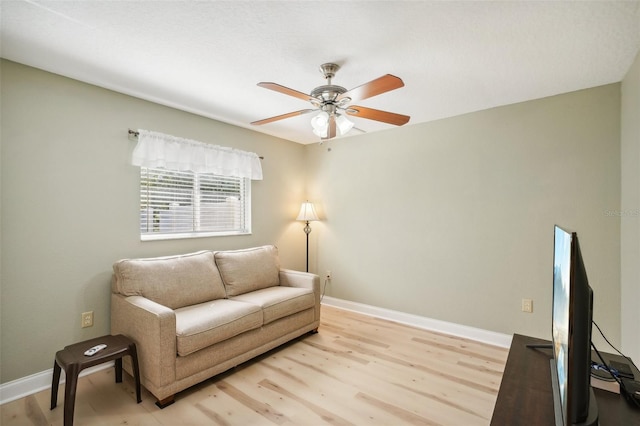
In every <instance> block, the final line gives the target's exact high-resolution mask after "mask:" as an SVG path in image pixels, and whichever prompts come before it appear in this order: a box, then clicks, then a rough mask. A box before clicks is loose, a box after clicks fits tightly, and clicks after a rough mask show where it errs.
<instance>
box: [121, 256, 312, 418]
mask: <svg viewBox="0 0 640 426" xmlns="http://www.w3.org/2000/svg"><path fill="white" fill-rule="evenodd" d="M113 272H114V274H113V281H112V295H111V333H112V334H124V335H125V336H128V337H130V338H131V339H133V340H134V341H135V342H136V345H137V349H138V358H139V363H140V375H141V382H142V385H143V386H144V387H145V388H147V390H148V391H149V392H151V393H152V394H153V395H154V396H155V397H156V398H157V399H158V402H157V403H156V404H157V405H158V406H160V407H165V406H167V405H169V404H171V403H172V402H173V401H174V395H175V394H176V393H177V392H180V391H181V390H184V389H186V388H188V387H190V386H192V385H194V384H196V383H199V382H202V381H203V380H206V379H208V378H210V377H212V376H214V375H216V374H218V373H221V372H223V371H226V370H228V369H230V368H232V367H234V366H236V365H238V364H240V363H242V362H245V361H247V360H249V359H251V358H253V357H255V356H257V355H260V354H262V353H264V352H266V351H268V350H270V349H273V348H275V347H277V346H279V345H281V344H283V343H285V342H287V341H289V340H291V339H294V338H296V337H298V336H301V335H303V334H305V333H307V332H310V331H311V332H314V331H316V330H317V328H318V325H319V323H320V281H319V278H318V276H317V275H314V274H310V273H306V272H297V271H292V270H283V269H280V264H279V260H278V250H277V248H276V247H275V246H263V247H256V248H251V249H246V250H235V251H217V252H213V251H201V252H197V253H190V254H184V255H179V256H170V257H157V258H149V259H125V260H120V261H118V262H116V263H115V264H114V265H113ZM126 361H127V360H125V363H124V364H125V365H124V367H125V370H127V371H129V372H131V366H130V365H128V364H127V362H126Z"/></svg>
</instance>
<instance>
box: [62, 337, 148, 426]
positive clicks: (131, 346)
mask: <svg viewBox="0 0 640 426" xmlns="http://www.w3.org/2000/svg"><path fill="white" fill-rule="evenodd" d="M101 343H104V344H105V345H107V347H106V348H104V349H103V350H101V351H100V352H98V353H96V354H95V355H93V356H86V355H85V354H84V352H85V351H86V350H87V349H89V348H92V347H94V346H96V345H99V344H101ZM125 355H129V356H130V357H131V361H132V364H133V373H134V379H135V382H136V397H137V400H138V403H140V402H142V398H141V396H140V371H139V369H138V352H137V350H136V344H135V343H134V342H133V341H132V340H131V339H129V338H127V337H125V336H123V335H122V334H118V335H116V336H111V335H108V336H102V337H96V338H95V339H91V340H86V341H84V342H80V343H75V344H73V345H69V346H65V348H64V349H62V350H61V351H58V352H56V358H55V361H54V362H53V381H52V383H51V409H52V410H53V409H54V408H55V407H56V405H57V404H58V385H59V384H60V371H61V369H62V368H63V369H64V372H65V375H66V377H67V379H66V380H67V381H66V384H65V387H64V426H72V425H73V411H74V408H75V400H76V387H77V385H78V374H80V371H82V370H84V369H85V368H89V367H93V366H95V365H98V364H102V363H104V362H108V361H113V360H115V368H116V383H120V382H122V357H123V356H125Z"/></svg>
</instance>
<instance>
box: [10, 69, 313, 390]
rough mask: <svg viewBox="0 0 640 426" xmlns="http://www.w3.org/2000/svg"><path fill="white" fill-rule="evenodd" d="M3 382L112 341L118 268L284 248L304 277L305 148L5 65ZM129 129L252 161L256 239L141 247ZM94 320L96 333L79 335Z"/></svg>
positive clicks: (283, 254) (283, 257)
mask: <svg viewBox="0 0 640 426" xmlns="http://www.w3.org/2000/svg"><path fill="white" fill-rule="evenodd" d="M1 73H2V75H1V78H2V80H1V84H2V86H1V90H2V92H1V95H2V110H1V113H2V133H1V137H2V216H1V219H2V252H1V253H2V270H1V272H2V284H1V285H2V288H1V292H0V295H1V298H2V301H1V303H2V305H1V322H0V326H1V331H2V333H1V334H2V342H1V345H0V346H1V359H2V364H1V369H2V374H1V376H2V377H1V381H2V382H3V383H4V382H7V381H11V380H14V379H17V378H21V377H24V376H27V375H30V374H34V373H37V372H41V371H44V370H47V369H50V368H51V366H52V362H53V356H54V354H55V352H56V351H57V350H60V349H62V348H63V347H64V346H65V345H67V344H70V343H73V342H76V341H80V340H84V339H86V338H90V337H97V336H100V335H103V334H107V333H108V332H109V309H110V296H109V295H110V282H111V265H112V264H113V263H114V262H115V261H116V260H118V259H121V258H125V257H143V256H156V255H168V254H175V253H185V252H190V251H197V250H204V249H213V250H223V249H233V248H243V247H251V246H254V245H261V244H272V243H273V244H276V245H277V246H278V247H279V249H280V255H281V261H282V263H283V265H284V266H286V267H290V268H296V269H301V268H304V261H305V260H304V232H302V230H301V226H300V223H298V222H295V221H294V219H295V217H296V214H297V212H298V211H297V210H298V209H299V208H300V202H301V201H303V200H304V198H305V194H304V182H303V179H302V175H303V165H302V161H303V158H304V149H303V146H301V145H299V144H296V143H293V142H288V141H283V140H281V139H277V138H273V137H270V136H265V135H262V134H259V133H256V132H252V131H249V130H245V129H241V128H239V127H236V126H230V125H227V124H223V123H220V122H217V121H214V120H211V119H207V118H203V117H200V116H196V115H193V114H189V113H185V112H182V111H178V110H175V109H172V108H168V107H164V106H160V105H157V104H154V103H151V102H146V101H143V100H140V99H136V98H133V97H130V96H126V95H122V94H119V93H116V92H112V91H109V90H104V89H101V88H98V87H95V86H92V85H88V84H84V83H80V82H78V81H75V80H71V79H68V78H64V77H60V76H58V75H54V74H50V73H47V72H43V71H40V70H37V69H34V68H30V67H26V66H22V65H19V64H16V63H14V62H9V61H2V69H1ZM129 128H133V129H137V128H143V129H149V130H156V131H160V132H164V133H168V134H172V135H177V136H181V137H185V138H191V139H195V140H201V141H204V142H210V143H214V144H218V145H223V146H232V147H235V148H238V149H243V150H247V151H252V152H256V153H258V155H262V156H264V157H265V158H264V160H263V163H262V166H263V173H264V180H262V181H253V183H252V199H253V205H252V216H253V230H252V231H253V234H252V235H248V236H234V237H217V238H198V239H184V240H172V241H147V242H141V241H140V234H139V225H138V220H139V219H138V215H139V213H138V211H139V168H136V167H133V166H131V165H130V158H131V152H132V150H133V148H134V146H135V142H134V141H130V140H129V139H128V137H127V130H128V129H129ZM85 311H94V313H95V320H94V323H95V325H94V326H93V327H92V328H85V329H82V328H80V314H81V313H82V312H85Z"/></svg>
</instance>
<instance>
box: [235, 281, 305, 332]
mask: <svg viewBox="0 0 640 426" xmlns="http://www.w3.org/2000/svg"><path fill="white" fill-rule="evenodd" d="M232 300H234V301H241V302H246V303H247V304H252V305H255V306H259V307H260V308H261V309H262V313H263V315H264V317H263V323H264V324H268V323H270V322H273V321H275V320H277V319H280V318H283V317H286V316H288V315H291V314H295V313H296V312H300V311H304V310H305V309H308V308H312V307H313V306H314V303H315V297H314V294H313V290H311V289H309V288H297V287H282V286H277V287H269V288H265V289H262V290H256V291H252V292H251V293H245V294H241V295H240V296H235V297H234V298H233V299H232Z"/></svg>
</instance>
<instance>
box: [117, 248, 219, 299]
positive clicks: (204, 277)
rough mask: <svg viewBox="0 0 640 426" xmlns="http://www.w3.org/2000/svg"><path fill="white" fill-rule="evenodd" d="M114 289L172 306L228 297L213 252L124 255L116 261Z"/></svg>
mask: <svg viewBox="0 0 640 426" xmlns="http://www.w3.org/2000/svg"><path fill="white" fill-rule="evenodd" d="M113 272H114V282H113V291H114V292H115V293H120V294H123V295H125V296H144V297H146V298H147V299H150V300H153V301H154V302H156V303H159V304H161V305H164V306H167V307H169V308H171V309H178V308H182V307H184V306H189V305H194V304H197V303H203V302H207V301H209V300H214V299H223V298H225V297H226V293H225V289H224V285H223V284H222V279H221V278H220V273H219V272H218V268H217V267H216V264H215V261H214V259H213V252H211V251H201V252H197V253H190V254H183V255H178V256H166V257H155V258H148V259H124V260H120V261H118V262H116V263H115V264H114V265H113Z"/></svg>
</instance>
